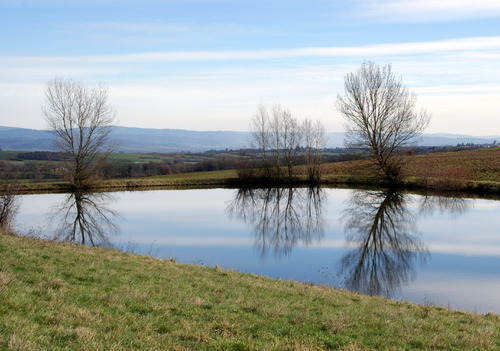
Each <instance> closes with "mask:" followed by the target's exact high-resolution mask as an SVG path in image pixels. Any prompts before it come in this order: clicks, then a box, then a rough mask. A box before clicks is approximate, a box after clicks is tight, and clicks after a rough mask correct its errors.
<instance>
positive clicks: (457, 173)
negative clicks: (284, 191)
mask: <svg viewBox="0 0 500 351" xmlns="http://www.w3.org/2000/svg"><path fill="white" fill-rule="evenodd" d="M0 155H1V154H0ZM152 155H153V156H147V155H146V154H133V155H132V154H125V155H121V154H114V155H112V157H115V158H116V159H115V162H119V161H118V159H119V158H120V157H123V158H124V159H126V160H128V161H130V160H133V159H136V160H139V159H140V157H167V156H166V155H164V154H162V155H156V156H155V154H152ZM143 160H144V159H143ZM371 165H372V163H371V162H370V161H366V160H365V161H347V162H336V163H328V164H324V165H323V166H322V167H323V170H324V176H323V180H324V182H325V183H326V184H332V183H333V184H338V183H344V184H347V185H349V184H353V185H355V184H364V185H366V184H370V183H372V182H374V179H373V172H374V169H373V168H372V167H371ZM403 172H404V175H405V179H406V183H407V185H408V187H412V188H424V189H434V190H466V191H478V192H482V193H495V194H496V193H500V148H495V149H483V150H471V151H458V152H443V153H431V154H425V155H418V156H408V157H406V158H405V166H404V168H403ZM297 174H298V176H300V175H301V174H305V169H304V168H303V167H297ZM304 177H305V176H304ZM237 179H238V176H237V173H236V171H235V170H225V171H212V172H193V173H181V174H170V175H166V176H152V177H139V178H129V179H114V180H106V181H102V182H100V183H99V184H97V187H98V188H115V189H118V188H140V187H162V186H163V187H164V186H167V187H168V186H189V185H192V186H201V185H205V186H224V185H234V184H236V181H237ZM68 188H69V185H68V184H66V183H64V182H59V183H55V182H52V183H26V184H23V185H22V190H23V191H67V190H68Z"/></svg>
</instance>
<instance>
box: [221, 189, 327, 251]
mask: <svg viewBox="0 0 500 351" xmlns="http://www.w3.org/2000/svg"><path fill="white" fill-rule="evenodd" d="M324 198H325V193H324V191H323V190H322V189H320V188H308V189H307V188H265V189H240V190H238V193H237V194H236V196H235V198H234V200H233V201H231V202H230V203H229V205H228V206H227V211H228V213H229V216H230V217H233V218H237V219H239V220H242V221H245V222H248V223H249V224H250V225H251V226H252V228H253V236H254V246H255V248H256V249H257V250H258V251H259V252H260V255H261V257H266V256H267V255H268V254H269V251H271V250H272V251H273V254H274V256H275V257H280V256H282V255H289V254H290V253H291V251H292V249H293V247H294V246H296V245H298V244H299V243H301V244H303V245H306V246H307V245H310V244H312V243H313V242H319V241H321V239H322V238H323V237H324V234H325V227H326V221H325V218H324V215H323V201H324Z"/></svg>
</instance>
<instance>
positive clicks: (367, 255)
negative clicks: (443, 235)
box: [340, 190, 428, 296]
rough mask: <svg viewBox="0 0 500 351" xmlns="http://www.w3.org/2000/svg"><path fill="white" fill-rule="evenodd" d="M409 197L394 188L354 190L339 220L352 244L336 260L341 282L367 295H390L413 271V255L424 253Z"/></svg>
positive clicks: (422, 259) (423, 257) (421, 257)
mask: <svg viewBox="0 0 500 351" xmlns="http://www.w3.org/2000/svg"><path fill="white" fill-rule="evenodd" d="M410 201H411V197H409V196H408V195H405V194H402V193H399V192H395V191H390V190H387V191H370V192H368V191H363V190H354V191H352V193H351V194H350V197H349V199H348V202H347V203H348V207H347V208H346V209H345V210H344V211H343V214H342V218H341V220H342V221H343V222H344V223H345V232H346V241H347V243H348V245H353V246H354V249H352V250H351V251H349V252H348V253H347V254H346V255H344V257H343V258H342V259H341V261H340V274H341V276H344V277H345V282H344V284H345V288H347V289H349V290H352V291H358V292H360V293H363V294H367V295H384V296H390V295H391V294H392V292H393V291H395V290H396V289H398V288H399V287H400V286H401V285H402V284H403V283H407V282H409V281H410V280H411V279H412V278H414V276H415V270H414V269H413V265H414V262H415V261H420V262H422V263H424V262H425V261H426V259H427V257H428V251H427V249H426V246H425V245H424V244H423V242H422V241H421V240H420V235H419V233H418V230H417V225H416V216H415V215H414V214H413V213H412V212H411V211H410V210H409V209H408V202H410Z"/></svg>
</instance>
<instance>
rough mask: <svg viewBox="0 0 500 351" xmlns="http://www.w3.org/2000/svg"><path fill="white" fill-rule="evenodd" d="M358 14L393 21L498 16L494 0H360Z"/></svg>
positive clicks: (428, 20)
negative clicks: (359, 12)
mask: <svg viewBox="0 0 500 351" xmlns="http://www.w3.org/2000/svg"><path fill="white" fill-rule="evenodd" d="M358 4H359V8H360V11H361V14H362V15H364V16H369V17H374V18H379V19H381V20H383V21H395V22H408V21H413V22H441V21H450V20H464V19H478V18H492V17H498V16H500V1H498V0H382V1H373V0H362V1H359V3H358Z"/></svg>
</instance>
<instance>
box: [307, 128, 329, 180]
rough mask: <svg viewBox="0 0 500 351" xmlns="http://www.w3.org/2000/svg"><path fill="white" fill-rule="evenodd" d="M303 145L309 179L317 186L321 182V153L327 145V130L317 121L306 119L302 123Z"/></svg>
mask: <svg viewBox="0 0 500 351" xmlns="http://www.w3.org/2000/svg"><path fill="white" fill-rule="evenodd" d="M302 133H303V143H304V148H305V158H306V168H307V178H308V180H309V182H310V183H313V184H317V183H319V182H320V180H321V152H322V151H323V149H324V148H325V145H326V135H325V128H324V127H323V124H322V123H321V122H320V121H319V120H316V121H315V122H313V121H312V120H311V119H309V118H308V119H306V120H304V122H303V123H302Z"/></svg>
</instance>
